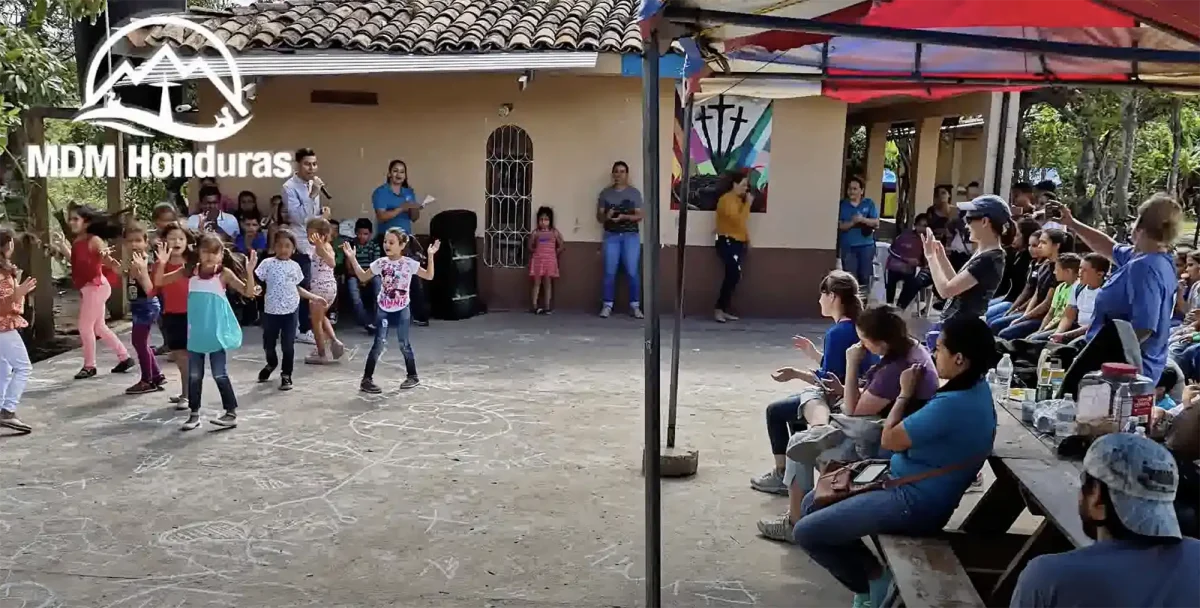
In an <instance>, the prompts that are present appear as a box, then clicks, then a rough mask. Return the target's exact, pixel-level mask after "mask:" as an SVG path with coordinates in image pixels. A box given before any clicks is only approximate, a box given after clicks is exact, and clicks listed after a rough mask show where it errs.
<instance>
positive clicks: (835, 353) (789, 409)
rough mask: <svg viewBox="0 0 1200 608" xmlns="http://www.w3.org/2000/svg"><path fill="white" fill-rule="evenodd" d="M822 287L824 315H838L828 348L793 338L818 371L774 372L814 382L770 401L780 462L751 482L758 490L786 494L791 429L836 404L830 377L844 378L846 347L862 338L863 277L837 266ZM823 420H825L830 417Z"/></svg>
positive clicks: (770, 427) (771, 432)
mask: <svg viewBox="0 0 1200 608" xmlns="http://www.w3.org/2000/svg"><path fill="white" fill-rule="evenodd" d="M819 289H820V292H821V295H820V299H819V300H818V301H819V302H820V305H821V316H823V317H826V318H829V319H833V325H832V326H831V327H830V328H829V329H828V330H826V331H825V341H824V347H825V350H824V351H823V352H822V351H821V350H818V349H817V347H816V345H814V344H813V343H812V341H811V340H809V339H808V338H805V337H803V336H795V337H794V338H793V340H794V341H795V345H796V348H797V349H798V350H799V351H800V352H801V353H803V354H804V355H805V356H807V357H809V358H810V359H812V360H813V361H819V362H820V365H821V366H820V367H819V368H817V369H815V370H800V369H796V368H794V367H784V368H781V369H779V370H778V371H776V372H775V373H774V374H772V375H771V377H772V378H774V379H775V381H776V382H788V381H790V380H803V381H805V382H807V383H809V384H811V385H813V386H812V387H811V388H807V389H803V390H801V391H800V392H799V393H798V394H795V395H792V396H790V397H788V398H786V399H781V400H779V401H776V402H774V403H772V404H770V405H768V406H767V437H769V438H770V440H771V454H773V455H774V456H775V467H774V468H773V469H771V470H770V471H769V472H767V473H764V474H762V475H760V476H758V477H755V478H753V479H751V480H750V487H751V488H754V489H755V490H758V491H759V492H768V493H771V494H787V486H786V485H784V483H783V475H784V470H785V466H786V464H787V462H786V456H785V454H786V453H787V444H788V440H789V439H790V438H791V436H792V434H791V432H790V431H789V428H790V429H791V430H792V431H795V430H800V429H803V428H804V427H805V426H806V423H805V422H804V421H805V413H806V412H807V413H811V414H813V416H814V417H816V415H817V413H819V412H820V411H826V412H827V411H828V406H829V405H830V404H834V403H836V401H835V400H832V399H831V398H830V397H829V396H828V395H827V394H826V392H827V389H826V388H825V385H826V382H827V381H828V379H829V378H830V377H833V378H837V379H838V381H840V382H845V378H846V351H847V350H849V349H850V347H851V346H853V345H854V343H855V342H858V333H857V332H856V331H855V329H854V321H855V320H856V319H858V315H859V313H860V312H862V301H861V300H859V299H858V281H857V280H855V278H854V275H852V274H850V273H848V272H843V271H841V270H835V271H833V272H830V273H829V274H827V275H825V278H824V279H822V280H821V285H820V288H819ZM874 363H875V361H874V357H864V360H863V362H862V363H861V367H860V370H862V371H865V370H866V369H867V368H868V367H870V366H871V365H872V364H874ZM820 422H821V423H824V422H825V420H821V421H820Z"/></svg>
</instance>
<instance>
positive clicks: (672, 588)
mask: <svg viewBox="0 0 1200 608" xmlns="http://www.w3.org/2000/svg"><path fill="white" fill-rule="evenodd" d="M634 555H636V552H635V551H634V549H633V547H632V546H629V545H626V544H623V543H610V544H608V545H606V546H605V547H603V548H601V549H599V550H597V551H594V552H592V553H590V554H588V555H585V556H584V558H583V559H584V561H585V562H586V563H587V567H588V568H591V569H592V570H600V571H604V572H609V573H613V574H619V575H620V576H621V577H622V578H624V579H625V580H626V581H630V582H633V583H638V584H641V583H644V582H645V581H646V578H645V577H644V576H639V575H638V574H636V573H637V572H641V571H642V568H641V567H640V565H639V564H638V562H637V560H636V559H635V557H634ZM662 589H663V591H664V592H666V594H667V595H670V596H674V597H680V596H683V597H686V598H696V600H703V601H704V604H705V605H706V606H735V605H736V606H755V605H757V604H758V595H757V594H756V593H754V592H752V591H751V590H750V589H748V588H747V587H746V584H745V583H744V582H743V581H740V580H725V579H712V580H685V579H676V580H673V581H671V582H669V583H666V584H664V585H663V586H662ZM696 600H689V601H691V602H693V603H694V602H695V601H696Z"/></svg>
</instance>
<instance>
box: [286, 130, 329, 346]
mask: <svg viewBox="0 0 1200 608" xmlns="http://www.w3.org/2000/svg"><path fill="white" fill-rule="evenodd" d="M324 185H325V182H323V181H321V178H320V177H317V153H316V152H313V150H312V148H300V149H299V150H296V173H295V174H293V175H292V176H291V177H290V178H288V180H287V181H286V182H283V205H284V208H285V209H286V210H287V224H285V225H284V226H283V228H285V229H287V230H288V231H290V232H291V233H292V235H293V236H295V237H296V253H294V254H292V259H293V260H295V261H296V263H297V264H299V265H300V270H301V271H303V272H304V281H303V282H301V283H300V286H301V287H303V288H305V289H308V286H309V281H311V280H312V254H313V246H312V243H309V242H308V228H307V225H308V221H309V220H311V219H313V218H315V217H328V215H329V209H328V208H327V207H322V206H321V186H324ZM296 341H297V342H301V343H303V344H315V343H316V340H315V339H313V333H312V319H311V318H310V316H309V311H308V306H301V307H300V333H299V334H297V335H296Z"/></svg>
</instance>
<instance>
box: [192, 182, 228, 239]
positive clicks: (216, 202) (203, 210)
mask: <svg viewBox="0 0 1200 608" xmlns="http://www.w3.org/2000/svg"><path fill="white" fill-rule="evenodd" d="M187 228H188V230H191V231H193V232H211V233H213V234H216V235H217V236H219V237H221V239H222V240H224V241H225V242H227V243H228V242H232V241H233V240H234V238H236V237H237V235H238V232H239V230H238V221H237V218H236V217H233V216H232V215H230V214H228V213H226V212H224V211H222V210H221V191H220V190H217V188H216V187H215V186H205V187H203V188H201V189H200V211H199V212H198V213H196V214H195V215H192V216H190V217H188V219H187Z"/></svg>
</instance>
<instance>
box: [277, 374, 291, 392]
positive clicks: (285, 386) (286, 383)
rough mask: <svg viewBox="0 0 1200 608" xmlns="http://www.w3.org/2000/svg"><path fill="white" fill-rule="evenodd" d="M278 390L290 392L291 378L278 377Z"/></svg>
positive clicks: (285, 376)
mask: <svg viewBox="0 0 1200 608" xmlns="http://www.w3.org/2000/svg"><path fill="white" fill-rule="evenodd" d="M279 390H281V391H290V390H292V377H291V376H288V375H286V374H284V375H282V376H280V377H279Z"/></svg>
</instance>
